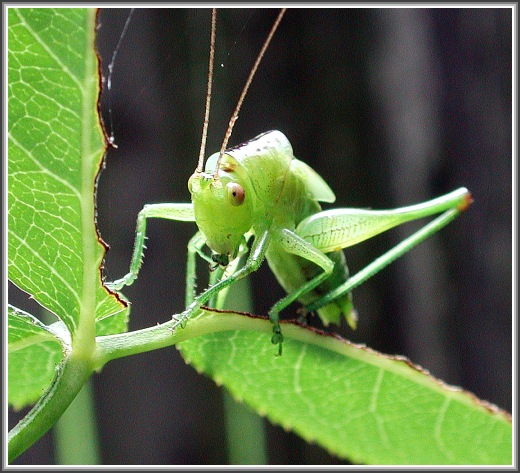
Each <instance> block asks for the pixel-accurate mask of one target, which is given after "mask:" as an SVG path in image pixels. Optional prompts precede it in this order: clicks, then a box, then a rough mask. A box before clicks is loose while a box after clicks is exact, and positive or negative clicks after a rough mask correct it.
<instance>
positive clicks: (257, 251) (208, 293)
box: [175, 230, 270, 327]
mask: <svg viewBox="0 0 520 473" xmlns="http://www.w3.org/2000/svg"><path fill="white" fill-rule="evenodd" d="M269 242H270V235H269V231H268V230H262V231H261V232H259V234H258V235H256V236H255V239H254V241H253V246H252V248H251V252H250V253H249V256H248V258H247V260H246V262H245V264H244V266H242V267H241V268H240V269H239V270H237V271H236V272H233V273H232V274H231V275H230V276H229V277H224V278H223V279H222V280H220V281H218V282H217V283H216V284H214V285H212V286H210V287H208V289H206V290H205V291H204V292H202V293H201V294H199V295H198V296H197V297H196V298H195V299H194V300H193V302H192V303H191V304H190V305H189V306H188V307H187V308H186V310H185V311H184V312H182V313H181V314H180V315H178V316H176V317H175V320H176V324H175V327H177V326H178V325H181V326H182V324H184V323H185V322H186V321H187V320H188V319H189V318H190V317H191V316H192V315H193V314H194V313H195V312H196V311H197V310H198V309H199V308H200V306H201V305H204V304H206V303H207V302H208V301H209V300H210V299H212V298H213V296H216V295H217V294H218V293H219V292H220V291H222V290H223V289H225V288H226V287H228V286H230V285H231V284H233V283H234V282H235V281H237V280H239V279H241V278H243V277H245V276H247V275H248V274H250V273H252V272H254V271H256V270H257V269H258V268H259V267H260V265H261V264H262V261H263V260H264V258H265V252H266V251H267V247H268V246H269Z"/></svg>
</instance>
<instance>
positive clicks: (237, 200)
mask: <svg viewBox="0 0 520 473" xmlns="http://www.w3.org/2000/svg"><path fill="white" fill-rule="evenodd" d="M226 188H227V193H228V200H229V203H230V204H231V205H232V206H234V207H238V206H239V205H242V204H243V203H244V199H245V198H246V194H245V192H244V188H243V187H242V186H241V185H240V184H237V183H236V182H229V183H228V184H227V185H226Z"/></svg>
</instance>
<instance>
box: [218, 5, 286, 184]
mask: <svg viewBox="0 0 520 473" xmlns="http://www.w3.org/2000/svg"><path fill="white" fill-rule="evenodd" d="M286 10H287V8H282V9H281V10H280V13H279V14H278V17H277V18H276V20H275V22H274V24H273V26H272V28H271V31H270V32H269V35H268V36H267V39H266V40H265V43H264V45H263V46H262V49H261V50H260V53H258V57H257V58H256V61H255V64H254V65H253V68H252V69H251V72H250V73H249V77H248V78H247V81H246V85H245V86H244V90H242V94H241V95H240V98H239V99H238V103H237V106H236V108H235V111H234V112H233V115H232V116H231V119H230V120H229V125H228V128H227V130H226V134H225V135H224V141H223V142H222V146H221V148H220V153H219V157H218V161H217V165H216V167H215V174H213V179H214V180H217V179H218V169H219V167H220V161H221V160H222V155H223V154H224V151H225V150H226V146H227V144H228V141H229V138H230V137H231V132H232V131H233V126H234V125H235V122H236V120H237V118H238V112H239V111H240V107H241V106H242V102H243V101H244V99H245V97H246V94H247V91H248V89H249V86H250V85H251V82H252V81H253V77H254V76H255V73H256V70H257V69H258V65H259V64H260V61H261V60H262V58H263V57H264V54H265V51H266V50H267V47H268V46H269V43H270V42H271V39H272V37H273V35H274V33H275V31H276V29H277V28H278V25H279V24H280V21H282V17H283V15H284V13H285V12H286Z"/></svg>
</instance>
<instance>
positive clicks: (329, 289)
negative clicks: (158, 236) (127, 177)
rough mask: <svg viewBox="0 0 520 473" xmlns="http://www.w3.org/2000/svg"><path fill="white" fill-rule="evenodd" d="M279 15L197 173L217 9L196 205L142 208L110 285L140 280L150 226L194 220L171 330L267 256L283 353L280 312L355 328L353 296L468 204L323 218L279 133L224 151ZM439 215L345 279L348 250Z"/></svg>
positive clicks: (306, 170) (457, 195) (331, 213)
mask: <svg viewBox="0 0 520 473" xmlns="http://www.w3.org/2000/svg"><path fill="white" fill-rule="evenodd" d="M284 11H285V10H282V11H281V13H280V15H279V17H278V18H277V20H276V22H275V24H274V25H273V28H272V30H271V32H270V34H269V36H268V38H267V40H266V42H265V43H264V45H263V47H262V50H261V52H260V54H259V56H258V58H257V61H256V63H255V65H254V67H253V69H252V71H251V73H250V76H249V78H248V80H247V82H246V86H245V87H244V90H243V92H242V95H241V97H240V99H239V102H238V105H237V108H236V110H235V112H234V114H233V116H232V118H231V120H230V124H229V128H228V131H227V132H226V136H225V139H224V142H223V144H222V147H221V150H220V152H217V153H215V154H213V155H211V156H210V157H209V158H208V159H207V161H206V165H205V168H204V169H203V159H204V148H205V136H206V133H207V126H208V117H209V101H210V96H211V82H212V70H213V56H214V42H215V23H216V13H215V10H214V11H213V17H212V34H211V48H210V61H209V74H208V96H207V100H206V116H205V119H204V129H203V139H202V145H201V154H200V157H199V162H198V165H197V168H196V170H195V172H194V173H193V175H192V176H191V177H190V179H189V181H188V188H189V191H190V193H191V199H192V202H191V203H161V204H152V205H145V206H144V208H143V209H142V210H141V211H140V212H139V215H138V219H137V230H136V237H135V247H134V252H133V257H132V261H131V265H130V272H129V273H128V274H127V275H125V276H124V277H123V278H121V279H119V280H117V281H115V282H113V283H107V286H108V287H110V288H111V289H114V290H120V289H121V288H122V287H123V286H125V285H130V284H132V283H133V282H134V281H135V279H136V278H137V275H138V272H139V269H140V266H141V263H142V258H143V253H144V242H145V238H146V223H147V219H149V218H161V219H169V220H176V221H188V222H196V224H197V226H198V228H199V231H198V232H197V233H196V234H195V236H194V237H193V238H192V239H191V240H190V243H189V244H188V268H187V288H186V306H187V307H186V309H185V311H184V312H182V313H181V314H180V315H179V316H178V317H177V318H176V320H177V323H176V325H175V326H178V325H181V326H182V324H184V323H186V322H187V321H188V320H189V318H190V317H192V316H193V315H194V314H195V313H196V312H197V311H198V309H199V308H200V306H201V305H205V304H208V302H210V301H211V300H213V298H214V297H216V296H218V295H219V294H221V293H224V292H226V291H224V290H225V289H226V288H228V287H229V286H230V285H231V284H233V283H234V282H235V281H237V280H239V279H241V278H243V277H245V276H247V275H248V274H250V273H251V272H253V271H256V270H257V269H258V268H259V266H260V265H261V263H262V262H263V260H264V259H266V260H267V262H268V264H269V266H270V268H271V270H272V271H273V273H274V275H275V276H276V278H277V280H278V281H279V283H280V284H281V286H282V287H283V288H284V289H285V291H286V292H287V295H286V296H285V297H284V298H282V299H281V300H280V301H278V302H276V303H275V304H274V305H273V307H272V308H271V310H270V311H269V319H270V321H271V323H272V327H273V335H272V339H271V340H272V343H273V344H276V345H278V353H279V354H281V352H282V342H283V336H282V330H281V326H280V321H279V314H280V311H282V310H283V309H284V308H285V307H287V306H288V305H289V304H291V303H292V302H294V301H296V300H297V301H299V302H301V303H302V304H303V305H304V308H305V310H306V311H309V312H311V311H316V312H317V313H318V315H319V316H320V318H321V319H322V321H323V323H324V324H325V325H328V324H329V323H335V324H338V323H340V320H341V317H345V319H346V321H347V323H348V324H349V325H350V326H351V327H352V328H355V325H356V316H355V312H354V310H353V306H352V297H351V290H352V289H353V288H354V287H356V286H358V285H359V284H361V283H362V282H364V281H365V280H367V279H368V278H370V277H371V276H373V275H374V274H375V273H377V272H378V271H380V270H381V269H383V268H384V267H385V266H387V265H388V264H390V263H391V262H392V261H394V260H395V259H397V258H398V257H400V256H401V255H403V254H404V253H405V252H407V251H409V250H410V249H411V248H413V247H414V246H415V245H417V244H418V243H420V242H422V241H423V240H425V239H426V238H428V237H429V236H430V235H432V234H433V233H435V232H436V231H438V230H439V229H440V228H442V227H444V226H445V225H446V224H448V223H449V222H450V221H452V220H453V219H454V218H455V217H457V216H458V215H459V213H460V212H462V211H464V210H465V209H466V208H467V206H468V205H469V204H470V203H471V196H470V193H469V192H468V190H467V189H465V188H460V189H457V190H455V191H453V192H450V193H448V194H446V195H444V196H441V197H438V198H436V199H433V200H430V201H428V202H423V203H420V204H416V205H411V206H408V207H402V208H398V209H393V210H364V209H353V208H338V209H332V210H325V211H323V210H322V209H321V206H320V204H319V202H325V203H332V202H334V200H335V196H334V193H333V192H332V190H331V189H330V188H329V186H328V185H327V183H326V182H325V181H324V180H323V178H322V177H321V176H320V175H319V174H318V173H317V172H316V171H314V170H313V169H312V168H311V167H310V166H308V165H307V164H305V163H304V162H303V161H300V160H298V159H296V158H295V157H294V155H293V150H292V147H291V144H290V143H289V141H288V139H287V138H286V137H285V136H284V135H283V134H282V133H281V132H280V131H269V132H267V133H264V134H262V135H259V136H257V137H256V138H254V139H253V140H251V141H249V142H247V143H244V144H241V145H239V146H236V147H234V148H231V149H227V150H226V145H227V142H228V140H229V137H230V135H231V130H232V128H233V124H234V121H235V120H236V117H237V116H238V110H239V108H240V105H241V103H242V101H243V99H244V97H245V94H246V92H247V89H248V87H249V84H250V83H251V80H252V77H253V75H254V73H255V71H256V68H257V67H258V64H259V62H260V60H261V58H262V56H263V54H264V52H265V50H266V48H267V46H268V44H269V42H270V40H271V38H272V36H273V34H274V31H275V30H276V28H277V26H278V24H279V22H280V20H281V18H282V15H283V13H284ZM438 213H440V214H441V215H440V216H438V217H437V218H436V219H435V220H433V221H432V222H430V223H429V224H427V225H425V226H424V227H422V228H421V229H420V230H419V231H417V232H416V233H414V234H412V235H411V236H410V237H408V238H406V239H405V240H403V241H402V242H401V243H399V244H398V245H396V246H395V247H394V248H392V249H390V250H389V251H388V252H386V253H385V254H383V255H382V256H380V257H379V258H377V259H376V260H374V261H373V262H372V263H370V264H369V265H368V266H366V267H365V268H364V269H362V270H361V271H359V272H358V273H357V274H355V275H354V276H351V277H349V274H348V270H347V266H346V262H345V257H344V254H343V249H344V248H347V247H349V246H352V245H355V244H357V243H360V242H362V241H364V240H366V239H368V238H371V237H373V236H375V235H377V234H379V233H381V232H384V231H386V230H388V229H390V228H392V227H395V226H397V225H400V224H402V223H405V222H408V221H411V220H415V219H419V218H423V217H427V216H431V215H434V214H438ZM251 239H252V243H251V245H249V242H250V241H251ZM204 246H207V247H209V249H210V250H211V257H209V256H207V255H206V254H205V253H204V251H203V248H204ZM249 246H250V248H249ZM246 253H248V256H247V259H246V260H245V263H243V265H242V266H240V267H238V266H237V265H238V263H239V261H240V257H241V256H243V255H245V254H246ZM197 254H198V255H200V256H201V257H202V258H203V259H204V260H206V261H208V262H209V263H210V265H211V266H212V267H213V269H215V268H218V271H214V275H215V276H214V277H213V278H212V282H213V284H211V285H210V286H209V288H208V289H206V290H205V291H202V292H201V293H200V294H198V295H196V296H195V295H194V293H193V289H192V288H193V287H194V284H195V259H196V255H197Z"/></svg>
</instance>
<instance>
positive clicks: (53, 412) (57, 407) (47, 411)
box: [8, 355, 92, 462]
mask: <svg viewBox="0 0 520 473" xmlns="http://www.w3.org/2000/svg"><path fill="white" fill-rule="evenodd" d="M91 373H92V365H91V364H90V363H88V362H85V360H83V359H78V358H76V357H74V355H70V356H68V357H66V358H65V359H64V361H63V362H62V363H61V364H60V365H58V367H57V373H56V377H55V379H54V381H53V383H52V384H51V386H50V387H49V389H48V390H47V391H46V392H45V394H44V395H43V396H42V397H41V398H40V399H39V400H38V402H37V403H36V404H35V405H34V407H33V408H32V409H31V410H30V411H29V413H28V414H27V415H26V416H25V417H24V418H23V419H22V420H21V421H20V422H19V423H18V424H17V425H16V426H15V427H14V428H13V429H12V430H11V431H10V432H9V435H8V441H9V447H8V450H9V451H8V458H9V462H12V461H13V460H14V459H15V458H16V457H17V456H18V455H20V454H21V453H23V452H24V451H25V450H27V449H28V448H29V447H30V446H31V445H32V444H33V443H34V442H36V440H38V439H39V438H40V437H41V436H42V435H43V434H44V433H45V432H47V431H48V430H49V429H50V428H51V427H52V426H53V425H54V424H55V423H56V421H57V420H58V419H59V418H60V416H61V415H62V414H63V412H64V411H65V410H66V409H67V407H68V406H69V405H70V403H71V402H72V401H73V400H74V398H75V397H76V395H77V394H78V392H79V391H80V390H81V388H82V387H83V385H84V384H85V382H86V381H87V379H88V378H89V377H90V375H91Z"/></svg>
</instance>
